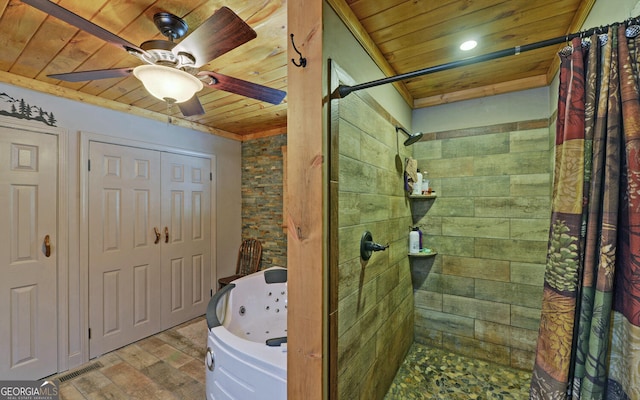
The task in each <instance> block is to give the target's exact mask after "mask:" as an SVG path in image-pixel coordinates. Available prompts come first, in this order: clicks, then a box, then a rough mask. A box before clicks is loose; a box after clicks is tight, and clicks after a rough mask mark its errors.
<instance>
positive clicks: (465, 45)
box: [460, 40, 478, 51]
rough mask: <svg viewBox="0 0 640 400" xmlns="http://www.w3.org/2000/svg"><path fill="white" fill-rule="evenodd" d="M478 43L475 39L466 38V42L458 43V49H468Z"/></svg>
mask: <svg viewBox="0 0 640 400" xmlns="http://www.w3.org/2000/svg"><path fill="white" fill-rule="evenodd" d="M477 45H478V42H476V41H475V40H467V41H466V42H464V43H462V44H461V45H460V50H464V51H469V50H471V49H473V48H475V47H476V46H477Z"/></svg>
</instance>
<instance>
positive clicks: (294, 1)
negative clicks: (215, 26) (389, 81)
mask: <svg viewBox="0 0 640 400" xmlns="http://www.w3.org/2000/svg"><path fill="white" fill-rule="evenodd" d="M322 5H323V0H291V1H288V2H287V15H288V17H287V19H288V24H287V25H288V32H287V38H288V39H289V38H290V37H291V36H290V35H291V34H293V35H294V38H293V39H294V41H295V46H296V48H297V49H298V50H299V51H300V52H301V53H302V55H303V57H305V58H306V60H307V63H306V66H305V67H297V66H295V65H294V64H293V63H292V62H291V59H292V58H293V59H294V60H295V61H296V62H298V60H299V56H298V54H297V53H296V52H295V51H294V49H293V46H292V44H291V42H289V49H288V54H289V57H288V59H289V64H288V66H287V75H288V77H287V82H288V89H287V92H288V94H287V102H288V111H287V181H288V182H287V188H288V194H289V198H288V199H287V211H286V212H287V215H286V218H287V221H286V225H287V268H288V281H289V283H288V316H289V319H288V332H287V336H288V345H287V348H288V350H287V351H288V362H287V373H288V377H287V394H288V398H289V399H305V400H321V399H323V396H324V393H323V381H324V378H323V371H324V365H323V364H324V354H323V333H324V329H325V328H324V326H323V325H324V324H323V322H324V320H325V317H324V314H325V310H324V298H323V297H324V292H323V280H324V275H325V274H324V265H325V264H326V260H325V255H324V252H323V239H324V237H323V229H324V217H323V215H324V209H323V196H324V186H325V184H324V182H323V177H324V172H323V171H324V170H325V169H326V167H325V161H324V154H323V141H324V139H323V138H324V135H323V122H324V121H323V112H322V107H323V105H322V90H323V85H322V71H323V67H324V65H323V60H322Z"/></svg>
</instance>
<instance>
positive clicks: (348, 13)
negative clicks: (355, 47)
mask: <svg viewBox="0 0 640 400" xmlns="http://www.w3.org/2000/svg"><path fill="white" fill-rule="evenodd" d="M327 3H329V5H330V6H331V8H333V10H334V11H335V12H336V14H338V17H340V19H341V20H342V22H343V23H344V24H345V25H346V26H347V29H349V31H350V32H351V34H352V35H353V36H354V37H355V38H356V40H357V41H358V42H359V43H360V45H361V46H362V47H363V48H364V50H365V51H366V52H367V54H369V56H370V57H371V59H372V60H373V62H374V63H375V64H376V65H377V66H378V68H380V69H381V70H382V73H383V74H385V76H386V77H389V76H394V75H398V72H397V71H396V70H394V69H393V67H392V66H391V64H389V62H388V61H387V59H386V58H385V56H384V55H383V54H382V51H380V49H379V48H378V46H376V44H375V42H374V41H373V39H371V36H369V34H368V33H367V31H366V29H364V27H363V26H362V24H361V23H360V21H359V20H358V17H356V15H355V14H354V13H353V11H352V10H351V7H349V5H348V4H347V3H346V1H345V0H327ZM393 86H394V87H395V88H396V90H397V91H398V92H399V93H400V95H401V96H402V98H404V100H405V101H406V102H407V104H408V105H409V106H410V107H413V103H414V100H413V96H412V95H411V93H410V92H409V89H407V87H406V86H405V85H404V83H402V82H394V83H393Z"/></svg>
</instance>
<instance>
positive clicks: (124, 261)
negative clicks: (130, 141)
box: [89, 142, 161, 357]
mask: <svg viewBox="0 0 640 400" xmlns="http://www.w3.org/2000/svg"><path fill="white" fill-rule="evenodd" d="M89 153H90V159H91V165H92V167H91V171H90V172H89V310H90V315H89V324H90V328H91V340H90V342H89V343H90V346H89V347H90V350H89V353H90V357H96V356H98V355H100V354H103V353H105V352H107V351H111V350H113V349H116V348H119V347H122V346H124V345H126V344H129V343H131V342H134V341H136V340H139V339H142V338H144V337H147V336H149V335H152V334H154V333H157V332H158V331H159V330H160V327H161V321H160V318H161V316H160V292H159V290H158V289H157V288H159V287H160V245H159V243H155V242H156V240H155V239H156V235H155V231H154V228H156V229H159V228H160V227H159V222H160V154H159V153H158V152H156V151H151V150H146V149H139V148H133V147H127V146H118V145H112V144H105V143H97V142H91V143H90V145H89Z"/></svg>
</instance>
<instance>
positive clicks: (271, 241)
mask: <svg viewBox="0 0 640 400" xmlns="http://www.w3.org/2000/svg"><path fill="white" fill-rule="evenodd" d="M286 145H287V135H276V136H269V137H265V138H260V139H254V140H249V141H246V142H244V143H242V238H243V239H247V238H256V239H259V240H260V241H261V242H262V262H261V269H265V268H269V267H273V266H280V267H286V266H287V235H286V232H285V231H284V229H283V228H282V222H283V220H282V208H283V191H282V189H283V186H282V182H283V168H284V166H283V154H282V147H283V146H286ZM223 229H224V228H223ZM218 234H224V232H219V233H218Z"/></svg>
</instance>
